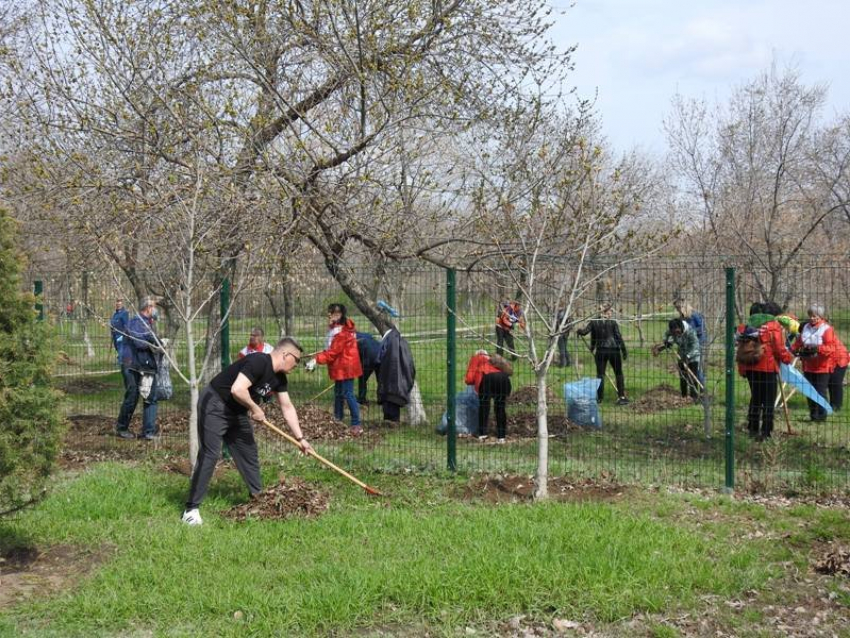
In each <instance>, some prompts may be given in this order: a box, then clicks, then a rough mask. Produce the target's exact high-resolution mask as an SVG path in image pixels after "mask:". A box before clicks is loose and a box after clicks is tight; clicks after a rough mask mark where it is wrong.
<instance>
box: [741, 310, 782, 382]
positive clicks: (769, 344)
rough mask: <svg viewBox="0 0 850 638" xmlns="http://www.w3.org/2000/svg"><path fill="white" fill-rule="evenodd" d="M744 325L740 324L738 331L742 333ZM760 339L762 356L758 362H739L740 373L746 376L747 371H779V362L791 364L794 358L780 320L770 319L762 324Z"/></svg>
mask: <svg viewBox="0 0 850 638" xmlns="http://www.w3.org/2000/svg"><path fill="white" fill-rule="evenodd" d="M743 331H744V326H738V332H739V333H742V332H743ZM759 341H760V342H761V347H762V356H761V359H759V360H758V361H757V362H756V363H753V364H750V365H744V364H741V363H739V364H738V374H740V375H741V376H744V374H745V373H746V372H747V371H750V370H751V371H753V372H779V362H780V361H781V362H782V363H787V364H790V363H791V362H792V361H793V360H794V358H793V357H792V356H791V353H790V352H788V349H787V348H786V347H785V339H784V337H783V336H782V326H780V325H779V322H778V321H768V322H767V323H765V324H763V325H762V326H761V331H760V332H759Z"/></svg>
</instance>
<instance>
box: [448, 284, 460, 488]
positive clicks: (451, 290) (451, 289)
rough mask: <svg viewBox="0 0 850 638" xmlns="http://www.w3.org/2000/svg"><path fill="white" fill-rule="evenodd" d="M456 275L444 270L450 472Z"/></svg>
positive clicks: (451, 460) (452, 466) (451, 463)
mask: <svg viewBox="0 0 850 638" xmlns="http://www.w3.org/2000/svg"><path fill="white" fill-rule="evenodd" d="M455 284H456V273H455V271H454V270H453V269H451V268H448V269H447V270H446V308H447V314H446V419H447V423H448V430H447V431H446V453H447V456H448V459H447V464H448V469H449V471H451V472H455V471H457V424H456V421H455V416H456V412H457V406H456V404H455V383H456V379H455V376H456V374H457V369H456V363H457V340H456V334H455V328H456V313H457V289H456V285H455Z"/></svg>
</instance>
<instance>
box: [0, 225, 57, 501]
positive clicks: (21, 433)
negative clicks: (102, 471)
mask: <svg viewBox="0 0 850 638" xmlns="http://www.w3.org/2000/svg"><path fill="white" fill-rule="evenodd" d="M15 235H16V232H15V222H14V221H13V220H12V219H11V218H10V217H9V215H8V213H7V212H6V211H5V210H3V209H0V300H2V302H0V514H2V513H7V512H9V511H11V510H14V509H17V508H19V507H21V506H23V505H25V504H26V503H28V502H31V501H34V500H37V498H38V496H39V495H40V494H41V493H42V491H43V489H44V486H45V483H46V481H47V478H48V476H49V475H50V471H51V470H52V469H53V466H54V462H55V459H56V455H57V452H58V450H59V442H60V436H61V425H62V420H61V418H60V416H59V412H58V401H57V398H58V393H57V392H56V391H55V390H53V388H52V387H51V377H50V374H51V369H52V366H53V363H54V361H55V349H54V348H53V344H52V341H51V337H50V333H49V330H48V327H47V325H46V323H44V322H40V321H37V319H36V316H35V311H34V309H33V304H34V301H35V300H34V299H33V297H32V295H29V294H26V293H23V292H22V291H21V281H20V271H21V265H22V257H21V255H20V253H19V252H18V250H17V248H16V246H15Z"/></svg>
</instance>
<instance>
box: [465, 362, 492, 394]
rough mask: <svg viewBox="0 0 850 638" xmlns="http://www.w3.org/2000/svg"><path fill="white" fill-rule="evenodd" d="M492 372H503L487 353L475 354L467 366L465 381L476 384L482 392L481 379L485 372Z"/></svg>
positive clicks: (478, 390)
mask: <svg viewBox="0 0 850 638" xmlns="http://www.w3.org/2000/svg"><path fill="white" fill-rule="evenodd" d="M491 372H501V370H499V368H497V367H496V366H494V365H493V364H492V363H490V357H489V356H488V355H486V354H476V355H473V356H472V358H471V359H470V360H469V365H468V366H467V368H466V376H465V377H464V379H463V380H464V383H466V385H474V386H475V391H476V392H477V393H480V392H481V380H482V379H483V378H484V375H485V374H490V373H491Z"/></svg>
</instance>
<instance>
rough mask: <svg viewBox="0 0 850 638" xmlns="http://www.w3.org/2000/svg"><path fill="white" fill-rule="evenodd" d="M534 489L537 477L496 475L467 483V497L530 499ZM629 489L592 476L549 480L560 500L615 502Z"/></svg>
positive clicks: (553, 495)
mask: <svg viewBox="0 0 850 638" xmlns="http://www.w3.org/2000/svg"><path fill="white" fill-rule="evenodd" d="M534 490H535V485H534V477H533V476H520V475H496V476H488V477H483V478H479V479H477V480H474V481H473V482H472V483H471V484H470V485H468V486H467V488H466V491H465V494H464V496H465V497H466V498H476V499H477V498H483V499H484V500H485V501H488V502H491V503H502V502H506V501H518V500H520V501H521V500H530V499H531V498H533V497H534ZM627 491H628V488H625V487H623V486H621V485H617V484H615V483H609V482H602V481H595V480H592V479H569V478H567V477H564V476H558V477H552V478H550V479H549V498H551V499H553V500H556V501H566V502H587V501H612V500H617V499H619V498H620V497H622V496H623V494H624V493H626V492H627Z"/></svg>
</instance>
